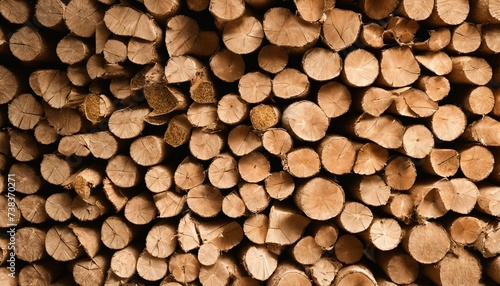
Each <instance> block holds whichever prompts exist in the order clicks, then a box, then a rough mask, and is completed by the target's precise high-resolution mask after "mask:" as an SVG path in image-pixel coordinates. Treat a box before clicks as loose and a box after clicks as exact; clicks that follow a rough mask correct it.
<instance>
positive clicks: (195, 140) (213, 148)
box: [189, 128, 225, 160]
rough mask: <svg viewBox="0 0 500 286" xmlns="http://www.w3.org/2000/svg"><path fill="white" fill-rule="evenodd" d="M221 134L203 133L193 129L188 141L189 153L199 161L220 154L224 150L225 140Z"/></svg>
mask: <svg viewBox="0 0 500 286" xmlns="http://www.w3.org/2000/svg"><path fill="white" fill-rule="evenodd" d="M223 137H224V136H223V135H222V134H221V133H215V132H209V131H204V130H203V129H201V128H194V129H193V132H192V133H191V139H190V140H189V151H191V154H192V155H193V156H194V157H196V158H197V159H200V160H210V159H213V158H215V157H216V156H217V155H219V154H220V152H221V150H222V149H223V148H224V145H225V141H224V140H225V139H224V138H223Z"/></svg>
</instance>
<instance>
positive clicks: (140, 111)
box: [108, 106, 150, 139]
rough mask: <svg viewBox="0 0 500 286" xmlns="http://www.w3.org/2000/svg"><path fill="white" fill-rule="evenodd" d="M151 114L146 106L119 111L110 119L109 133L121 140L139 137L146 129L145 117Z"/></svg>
mask: <svg viewBox="0 0 500 286" xmlns="http://www.w3.org/2000/svg"><path fill="white" fill-rule="evenodd" d="M149 112H150V110H149V108H146V107H144V106H138V107H131V108H124V109H120V110H117V111H115V112H113V114H111V116H110V117H109V121H108V126H109V131H111V133H113V134H114V135H115V136H116V137H118V138H120V139H130V138H134V137H137V136H138V135H139V134H140V133H141V132H142V130H143V129H144V127H145V123H144V117H145V116H146V115H147V114H148V113H149Z"/></svg>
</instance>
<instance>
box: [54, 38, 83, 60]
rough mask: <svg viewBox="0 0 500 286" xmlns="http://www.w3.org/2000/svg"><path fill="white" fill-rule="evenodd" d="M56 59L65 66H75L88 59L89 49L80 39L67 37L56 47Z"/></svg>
mask: <svg viewBox="0 0 500 286" xmlns="http://www.w3.org/2000/svg"><path fill="white" fill-rule="evenodd" d="M56 53H57V57H58V58H59V59H60V60H61V62H63V63H65V64H70V65H71V64H76V63H78V62H81V61H83V60H85V59H87V58H88V57H90V54H91V49H90V47H89V45H88V44H87V43H86V42H85V41H84V40H82V39H81V38H78V37H75V36H72V35H68V36H66V37H64V38H62V39H61V40H60V41H59V43H57V47H56Z"/></svg>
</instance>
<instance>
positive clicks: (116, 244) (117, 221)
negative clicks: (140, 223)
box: [101, 216, 138, 250]
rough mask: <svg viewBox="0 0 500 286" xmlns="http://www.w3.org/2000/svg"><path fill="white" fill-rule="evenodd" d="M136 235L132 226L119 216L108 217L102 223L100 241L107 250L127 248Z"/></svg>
mask: <svg viewBox="0 0 500 286" xmlns="http://www.w3.org/2000/svg"><path fill="white" fill-rule="evenodd" d="M137 234H138V233H137V231H136V230H135V229H134V228H133V227H132V224H131V223H129V222H128V221H126V220H125V219H124V218H122V217H119V216H110V217H108V218H107V219H106V220H105V221H104V222H103V223H102V227H101V240H102V243H103V244H104V245H105V246H106V247H107V248H109V249H115V250H120V249H123V248H125V247H127V246H128V245H129V244H130V243H131V242H132V240H133V239H134V237H135V236H136V235H137Z"/></svg>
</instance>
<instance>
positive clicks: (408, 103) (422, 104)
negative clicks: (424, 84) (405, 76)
mask: <svg viewBox="0 0 500 286" xmlns="http://www.w3.org/2000/svg"><path fill="white" fill-rule="evenodd" d="M393 94H394V101H393V104H392V105H391V107H390V108H389V110H390V111H391V112H393V113H395V114H398V115H402V116H406V117H413V118H418V117H430V116H432V115H433V114H434V113H435V112H436V110H437V109H438V107H439V106H438V104H437V102H435V101H432V100H431V99H430V98H429V96H427V94H425V92H423V91H421V90H418V89H414V88H402V89H399V90H394V91H393Z"/></svg>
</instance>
